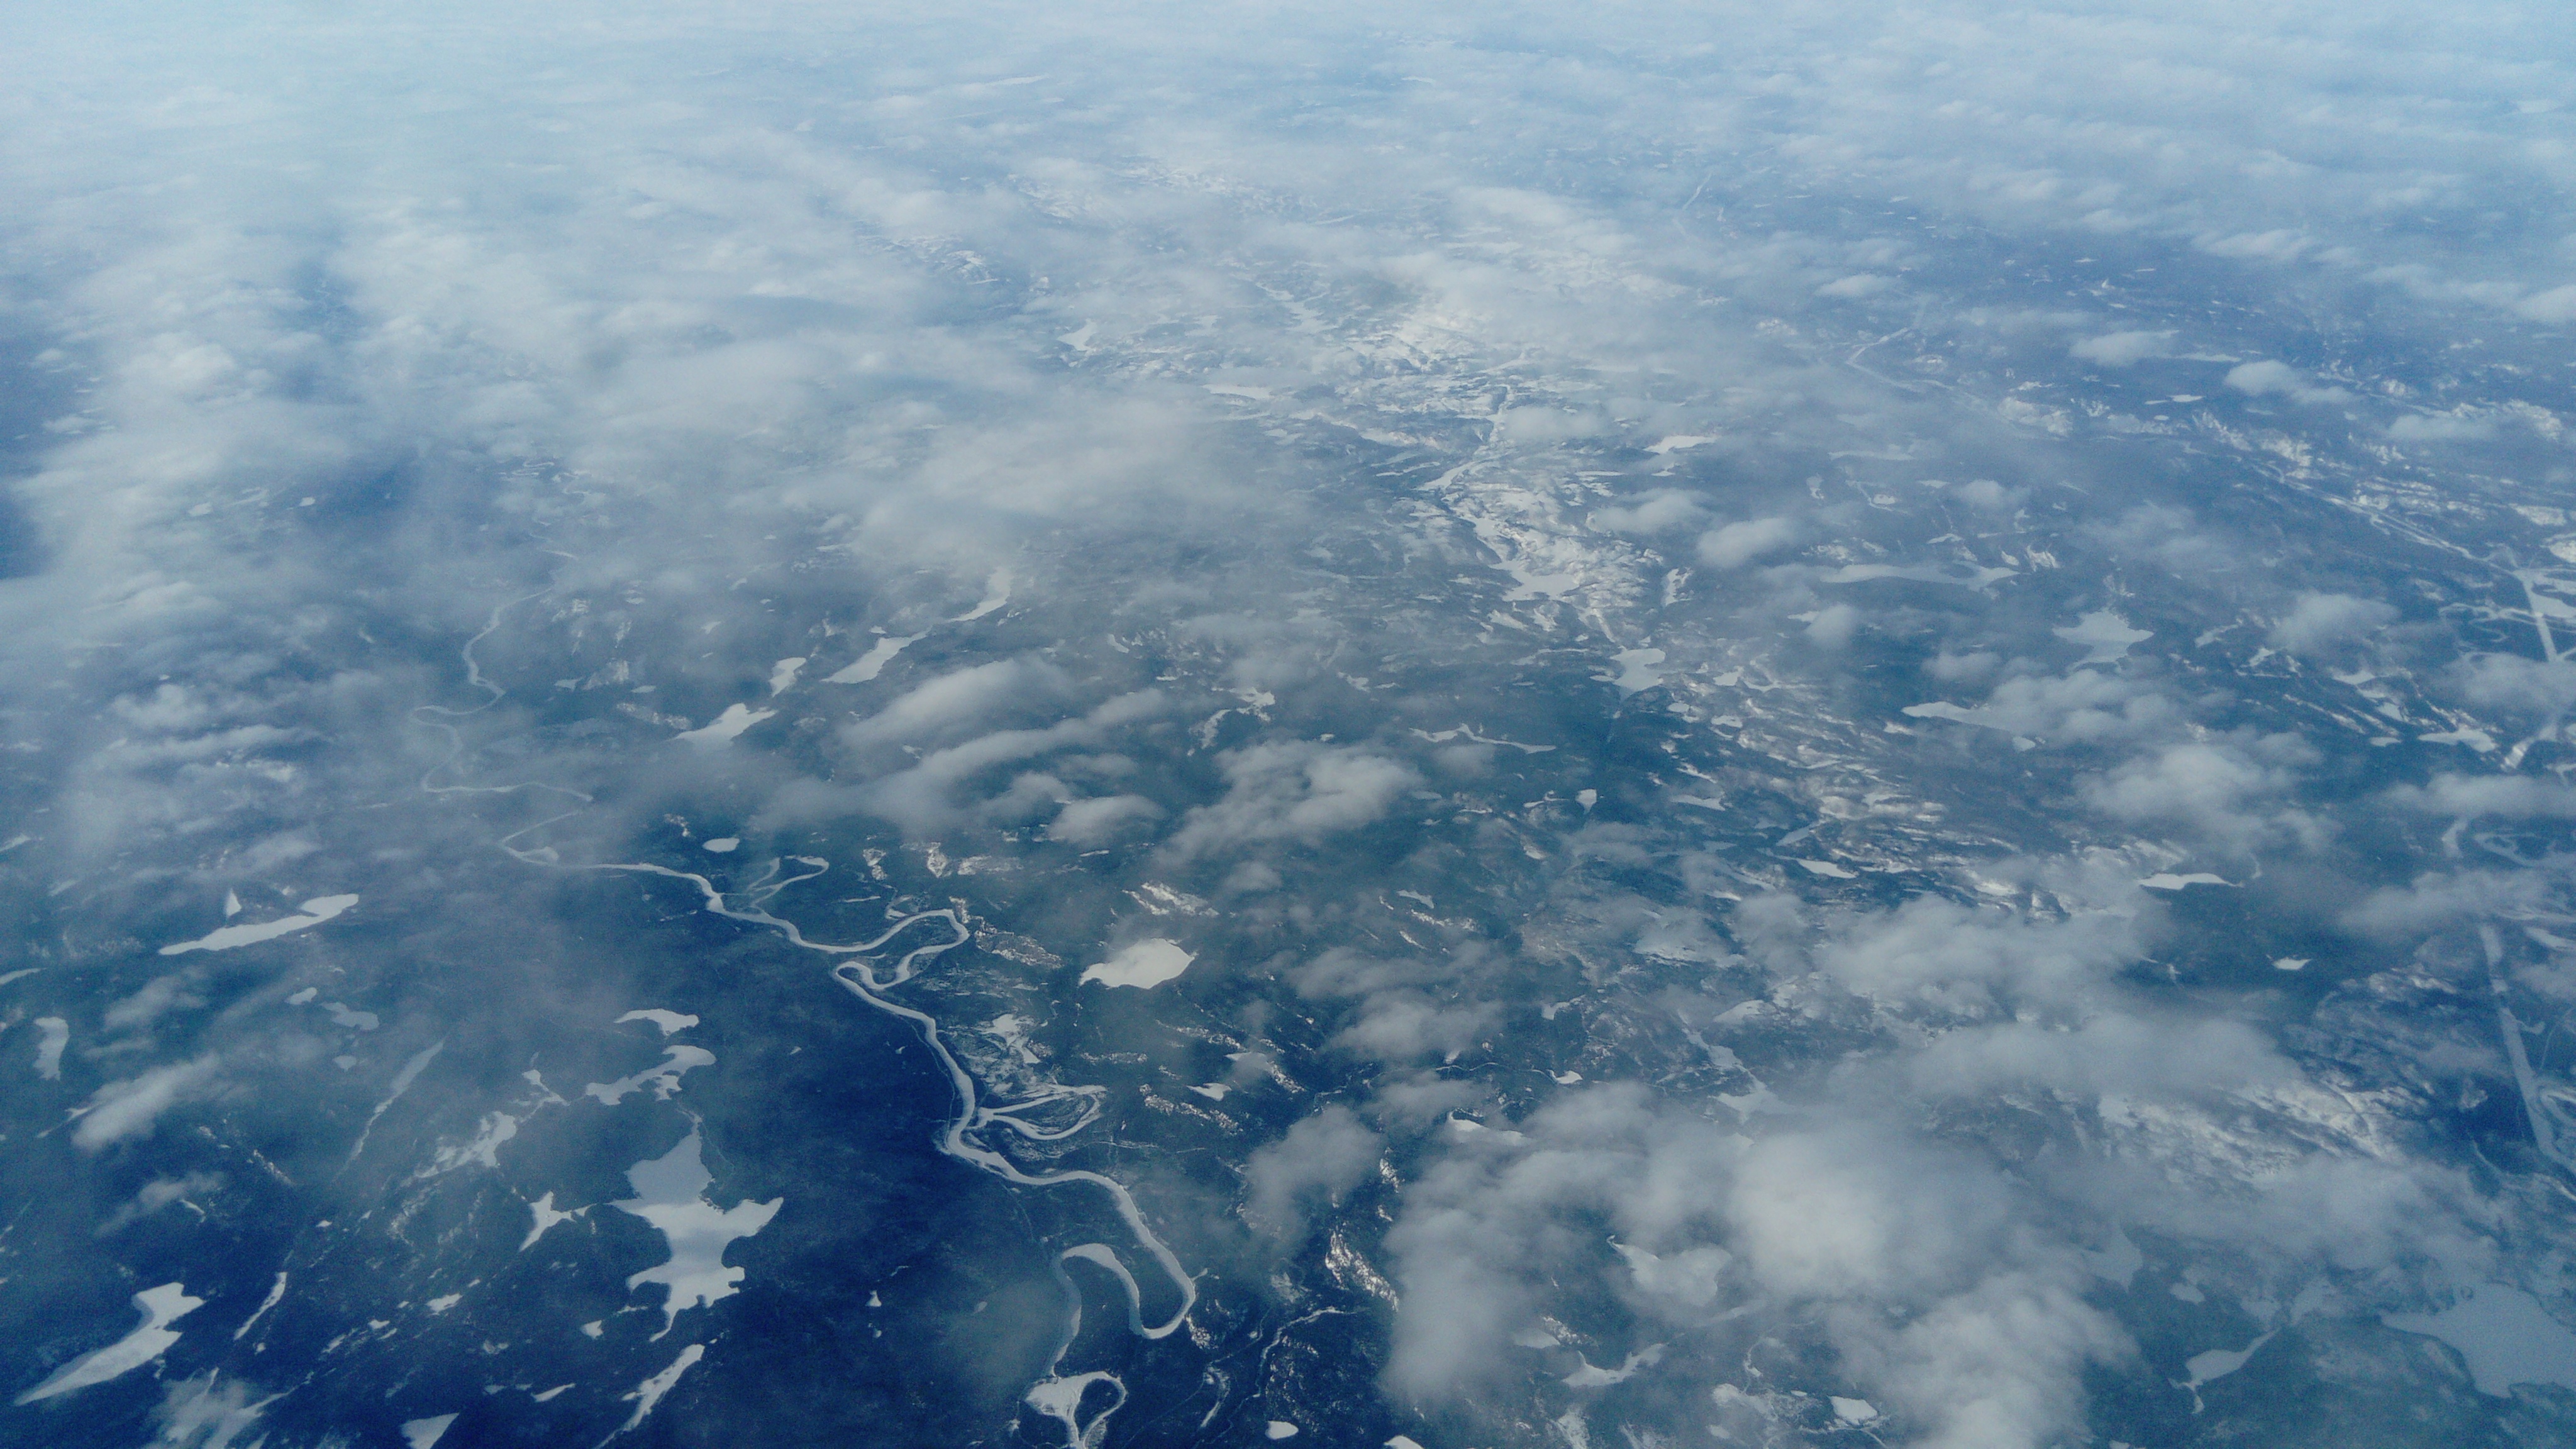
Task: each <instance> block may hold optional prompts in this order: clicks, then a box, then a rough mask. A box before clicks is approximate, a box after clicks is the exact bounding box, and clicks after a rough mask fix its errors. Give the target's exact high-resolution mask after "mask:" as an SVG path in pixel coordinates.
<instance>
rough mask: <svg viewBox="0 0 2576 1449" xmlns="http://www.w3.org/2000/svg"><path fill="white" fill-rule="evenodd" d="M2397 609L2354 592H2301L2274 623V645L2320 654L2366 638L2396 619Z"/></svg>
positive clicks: (2298, 651)
mask: <svg viewBox="0 0 2576 1449" xmlns="http://www.w3.org/2000/svg"><path fill="white" fill-rule="evenodd" d="M2396 617H2397V611H2396V610H2395V609H2393V608H2391V607H2389V606H2388V605H2386V604H2383V603H2380V602H2378V601H2377V600H2375V599H2358V598H2355V597H2353V596H2352V595H2350V594H2301V595H2299V597H2298V599H2297V600H2296V601H2295V602H2293V603H2292V604H2291V605H2290V611H2289V612H2288V613H2286V614H2284V615H2282V616H2281V617H2280V618H2279V619H2278V620H2276V621H2275V622H2274V623H2273V625H2272V644H2273V647H2275V648H2278V649H2286V650H2288V651H2289V652H2291V653H2293V654H2319V653H2324V652H2326V651H2328V650H2331V649H2334V648H2336V647H2338V646H2341V645H2345V644H2351V643H2354V642H2356V641H2358V640H2362V639H2366V638H2368V637H2370V636H2371V635H2372V634H2375V633H2377V632H2378V631H2380V630H2381V629H2384V628H2386V627H2388V625H2389V623H2390V622H2391V621H2393V620H2395V619H2396Z"/></svg>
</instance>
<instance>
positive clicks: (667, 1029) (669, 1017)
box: [617, 1006, 698, 1036]
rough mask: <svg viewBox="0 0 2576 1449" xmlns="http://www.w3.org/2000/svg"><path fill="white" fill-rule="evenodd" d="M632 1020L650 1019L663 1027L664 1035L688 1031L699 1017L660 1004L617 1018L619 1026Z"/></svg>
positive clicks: (696, 1022)
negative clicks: (670, 1009)
mask: <svg viewBox="0 0 2576 1449" xmlns="http://www.w3.org/2000/svg"><path fill="white" fill-rule="evenodd" d="M630 1021H649V1022H651V1023H653V1024H654V1025H655V1026H658V1027H660V1028H661V1029H662V1035H664V1036H669V1035H670V1034H671V1033H673V1032H675V1031H686V1030H688V1029H689V1028H690V1027H693V1026H696V1025H697V1024H698V1019H697V1018H696V1017H694V1016H687V1015H683V1014H682V1013H680V1012H676V1011H668V1010H665V1009H663V1008H662V1007H659V1006H647V1007H643V1008H640V1009H638V1010H635V1011H630V1012H628V1013H626V1014H625V1015H624V1016H621V1017H619V1018H617V1024H618V1025H619V1026H624V1025H625V1024H626V1023H628V1022H630Z"/></svg>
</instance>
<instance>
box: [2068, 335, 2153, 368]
mask: <svg viewBox="0 0 2576 1449" xmlns="http://www.w3.org/2000/svg"><path fill="white" fill-rule="evenodd" d="M2173 336H2174V335H2173V333H2171V332H2170V331H2167V332H2106V333H2104V334H2103V335H2101V336H2099V337H2087V338H2085V339H2084V340H2083V341H2081V342H2078V343H2076V344H2075V345H2074V346H2073V347H2071V348H2069V349H2067V351H2068V352H2069V353H2070V354H2071V355H2073V356H2074V357H2076V358H2077V359H2079V360H2081V361H2084V362H2098V363H2101V364H2102V365H2103V366H2105V367H2129V366H2132V365H2134V364H2137V363H2140V362H2144V361H2146V360H2147V359H2148V358H2150V357H2168V356H2171V355H2172V343H2173Z"/></svg>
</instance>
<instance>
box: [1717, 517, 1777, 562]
mask: <svg viewBox="0 0 2576 1449" xmlns="http://www.w3.org/2000/svg"><path fill="white" fill-rule="evenodd" d="M1797 540H1798V525H1797V524H1796V523H1794V522H1792V521H1791V520H1789V519H1786V518H1754V519H1746V520H1744V521H1742V522H1737V523H1729V524H1725V525H1723V526H1721V527H1718V528H1715V529H1711V530H1710V531H1709V532H1707V533H1704V534H1702V535H1700V540H1699V561H1700V562H1701V563H1704V564H1707V565H1708V566H1709V567H1711V568H1718V569H1736V568H1742V567H1744V566H1745V565H1746V564H1748V563H1751V562H1753V561H1754V560H1755V559H1757V558H1760V557H1762V556H1763V555H1765V554H1773V553H1778V552H1779V551H1780V550H1782V549H1784V548H1787V547H1788V546H1789V545H1791V544H1793V543H1795V542H1797Z"/></svg>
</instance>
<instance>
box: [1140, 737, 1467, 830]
mask: <svg viewBox="0 0 2576 1449" xmlns="http://www.w3.org/2000/svg"><path fill="white" fill-rule="evenodd" d="M1219 764H1220V768H1221V769H1222V770H1223V771H1224V773H1225V781H1226V792H1225V795H1224V796H1223V798H1221V799H1219V800H1217V801H1216V802H1215V803H1214V804H1210V805H1202V806H1199V807H1198V808H1196V809H1194V810H1192V811H1190V813H1189V814H1188V815H1187V816H1185V817H1183V818H1182V821H1181V828H1180V830H1179V831H1178V832H1176V833H1175V834H1174V835H1173V837H1172V840H1171V845H1170V849H1171V850H1172V852H1173V853H1174V854H1175V855H1177V856H1190V855H1199V854H1205V853H1207V852H1209V851H1214V850H1221V849H1226V848H1230V847H1234V846H1240V845H1251V844H1261V843H1266V842H1270V841H1293V842H1297V843H1300V844H1305V845H1313V844H1316V843H1318V842H1320V841H1322V840H1323V839H1324V838H1325V837H1327V836H1332V835H1339V834H1343V833H1345V832H1348V831H1353V830H1358V829H1360V828H1362V827H1364V826H1367V825H1371V824H1374V823H1376V821H1377V820H1378V819H1379V818H1380V817H1382V816H1384V815H1385V814H1386V811H1387V807H1388V806H1389V805H1392V804H1393V803H1394V802H1395V799H1396V797H1397V796H1399V795H1402V794H1403V793H1405V792H1406V791H1408V790H1412V789H1415V788H1418V787H1419V786H1420V785H1421V783H1422V777H1421V776H1420V775H1418V774H1416V773H1415V772H1414V770H1413V768H1412V767H1411V766H1410V765H1406V764H1404V763H1402V762H1400V761H1397V760H1392V759H1389V758H1387V757H1386V756H1385V755H1382V754H1379V753H1377V752H1376V751H1375V750H1372V749H1370V748H1368V747H1367V746H1364V745H1328V744H1325V743H1322V742H1321V741H1316V740H1286V741H1279V742H1275V743H1269V744H1259V745H1249V746H1246V747H1244V748H1243V749H1240V750H1235V751H1231V752H1229V753H1228V754H1227V755H1225V756H1224V758H1223V759H1222V760H1221V761H1220V762H1219Z"/></svg>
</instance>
